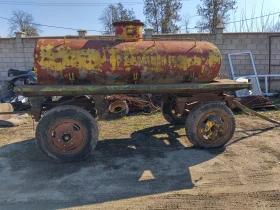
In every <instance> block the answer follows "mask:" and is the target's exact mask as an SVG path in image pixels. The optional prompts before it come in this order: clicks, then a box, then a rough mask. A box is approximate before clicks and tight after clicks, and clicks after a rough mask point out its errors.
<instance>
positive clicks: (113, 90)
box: [14, 80, 251, 97]
mask: <svg viewBox="0 0 280 210" xmlns="http://www.w3.org/2000/svg"><path fill="white" fill-rule="evenodd" d="M245 88H248V89H250V88H251V84H245V83H237V82H235V81H232V80H218V81H215V82H212V83H181V84H130V85H51V86H49V85H33V86H32V85H24V86H18V87H16V88H14V91H15V92H20V93H21V94H22V95H24V96H28V97H32V96H75V95H99V94H103V95H104V94H105V95H106V94H134V93H137V94H141V93H211V92H222V91H235V90H240V89H245Z"/></svg>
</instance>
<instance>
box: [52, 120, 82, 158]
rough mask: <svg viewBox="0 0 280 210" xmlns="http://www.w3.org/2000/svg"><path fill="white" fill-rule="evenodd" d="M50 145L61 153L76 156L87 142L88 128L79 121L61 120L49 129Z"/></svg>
mask: <svg viewBox="0 0 280 210" xmlns="http://www.w3.org/2000/svg"><path fill="white" fill-rule="evenodd" d="M48 137H49V138H48V139H49V140H48V142H49V145H50V146H51V147H52V148H53V149H54V150H56V151H57V152H59V153H62V154H74V153H76V152H78V151H79V150H81V149H82V148H83V147H84V145H85V144H86V141H87V132H86V128H85V127H84V126H83V125H82V124H81V123H80V122H79V121H77V120H74V119H60V120H57V121H56V122H55V123H53V124H52V126H51V127H50V128H49V129H48Z"/></svg>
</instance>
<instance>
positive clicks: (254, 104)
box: [236, 95, 276, 109]
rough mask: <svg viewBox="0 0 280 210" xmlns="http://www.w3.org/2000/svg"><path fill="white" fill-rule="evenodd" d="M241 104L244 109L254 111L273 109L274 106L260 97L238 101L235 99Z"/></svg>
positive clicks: (249, 97)
mask: <svg viewBox="0 0 280 210" xmlns="http://www.w3.org/2000/svg"><path fill="white" fill-rule="evenodd" d="M236 100H237V101H239V102H240V103H241V104H243V105H244V106H246V107H249V108H252V109H255V108H275V107H276V106H275V105H274V104H273V102H272V101H271V100H270V99H269V98H266V97H264V96H262V95H259V96H247V97H242V98H239V99H236Z"/></svg>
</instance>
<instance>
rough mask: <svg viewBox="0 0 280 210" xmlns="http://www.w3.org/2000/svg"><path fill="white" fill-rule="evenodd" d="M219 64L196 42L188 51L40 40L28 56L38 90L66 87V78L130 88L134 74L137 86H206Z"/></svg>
mask: <svg viewBox="0 0 280 210" xmlns="http://www.w3.org/2000/svg"><path fill="white" fill-rule="evenodd" d="M221 60H222V59H221V54H220V52H219V50H218V49H217V48H216V47H215V46H214V45H213V44H211V43H207V42H197V44H196V46H194V43H193V42H190V41H158V42H155V43H154V42H153V41H142V42H120V41H100V40H67V41H66V42H65V43H64V40H61V39H53V40H51V39H48V40H44V39H40V40H38V42H37V44H36V49H35V56H34V61H35V72H36V74H37V77H38V81H39V83H40V84H57V83H58V82H57V81H58V80H59V81H61V83H62V84H69V82H70V81H69V74H72V73H73V75H74V78H75V82H76V83H77V84H78V83H79V82H80V83H81V84H84V83H83V82H82V80H87V81H95V83H93V84H115V82H117V83H118V84H127V83H135V82H136V81H135V80H134V79H133V78H135V75H136V74H137V75H138V76H139V77H140V78H138V76H137V78H138V80H137V82H141V83H146V81H147V83H151V82H153V83H154V82H156V83H170V82H175V83H182V82H210V81H212V80H213V79H214V78H215V77H216V76H217V75H218V73H219V71H220V67H221ZM144 70H145V73H144V74H143V73H142V71H144ZM57 72H61V73H59V74H57ZM108 72H109V73H110V74H108ZM147 72H149V73H147ZM60 75H62V78H61V76H60ZM144 75H145V77H144V78H141V77H142V76H144ZM97 78H101V79H100V80H97ZM98 81H100V82H98ZM101 81H102V82H101ZM96 82H97V83H96Z"/></svg>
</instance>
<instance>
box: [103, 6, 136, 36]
mask: <svg viewBox="0 0 280 210" xmlns="http://www.w3.org/2000/svg"><path fill="white" fill-rule="evenodd" d="M135 18H136V17H135V14H134V11H133V9H125V8H124V6H123V5H122V3H118V4H117V5H113V4H109V5H108V7H106V8H105V9H104V10H103V12H102V14H101V16H100V17H99V18H98V20H99V21H100V23H101V24H102V25H103V29H102V30H103V31H104V34H114V32H115V28H114V26H113V22H116V21H120V20H134V19H135Z"/></svg>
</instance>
